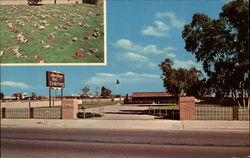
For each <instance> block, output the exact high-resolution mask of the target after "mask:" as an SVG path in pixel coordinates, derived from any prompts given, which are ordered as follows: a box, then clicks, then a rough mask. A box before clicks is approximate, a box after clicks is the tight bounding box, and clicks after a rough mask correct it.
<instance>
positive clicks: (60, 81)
mask: <svg viewBox="0 0 250 158" xmlns="http://www.w3.org/2000/svg"><path fill="white" fill-rule="evenodd" d="M46 86H47V87H48V88H55V89H63V88H64V87H65V84H64V74H62V73H60V72H55V71H46Z"/></svg>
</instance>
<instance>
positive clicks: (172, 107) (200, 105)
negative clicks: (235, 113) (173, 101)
mask: <svg viewBox="0 0 250 158" xmlns="http://www.w3.org/2000/svg"><path fill="white" fill-rule="evenodd" d="M195 106H196V107H221V105H216V104H196V105H195ZM149 109H159V110H160V109H161V110H165V109H167V110H179V109H180V108H179V106H178V105H168V106H150V107H149Z"/></svg>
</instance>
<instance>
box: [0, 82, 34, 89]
mask: <svg viewBox="0 0 250 158" xmlns="http://www.w3.org/2000/svg"><path fill="white" fill-rule="evenodd" d="M1 85H2V86H9V87H16V88H23V89H28V88H30V86H29V85H27V84H26V83H23V82H15V81H3V82H1Z"/></svg>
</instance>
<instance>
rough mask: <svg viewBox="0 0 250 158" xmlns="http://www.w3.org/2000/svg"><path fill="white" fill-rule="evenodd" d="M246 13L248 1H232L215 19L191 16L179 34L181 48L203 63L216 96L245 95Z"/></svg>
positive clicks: (246, 80) (246, 67) (247, 81)
mask: <svg viewBox="0 0 250 158" xmlns="http://www.w3.org/2000/svg"><path fill="white" fill-rule="evenodd" d="M248 12H249V3H248V0H234V1H231V2H229V3H228V4H226V5H224V6H223V8H222V12H221V13H220V15H219V18H218V19H211V18H209V17H208V16H207V15H205V14H202V13H196V14H194V15H193V19H192V22H191V23H190V24H187V25H185V27H184V31H183V32H182V36H183V38H184V40H185V43H186V46H185V49H186V50H187V51H189V52H191V53H193V54H195V56H196V59H197V61H201V62H202V63H203V69H204V71H205V72H206V73H207V75H208V83H210V86H211V87H213V88H214V89H215V92H216V93H217V94H223V95H224V94H232V95H234V96H236V95H245V94H246V93H247V94H249V87H247V85H246V84H247V83H249V82H250V80H249V48H248V47H249V45H248V43H249V27H248V24H249V13H248Z"/></svg>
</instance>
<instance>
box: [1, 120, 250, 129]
mask: <svg viewBox="0 0 250 158" xmlns="http://www.w3.org/2000/svg"><path fill="white" fill-rule="evenodd" d="M1 127H10V128H11V127H15V128H79V129H134V130H209V131H235V130H239V131H249V121H197V120H196V121H176V120H88V119H86V120H55V119H49V120H47V121H46V120H45V119H1Z"/></svg>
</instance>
